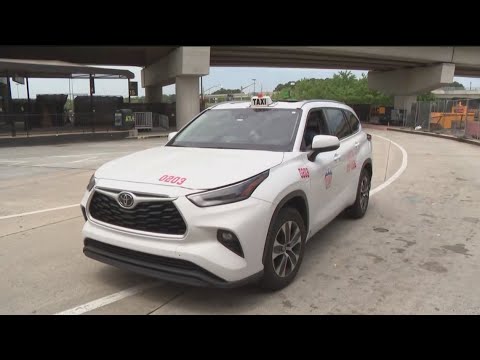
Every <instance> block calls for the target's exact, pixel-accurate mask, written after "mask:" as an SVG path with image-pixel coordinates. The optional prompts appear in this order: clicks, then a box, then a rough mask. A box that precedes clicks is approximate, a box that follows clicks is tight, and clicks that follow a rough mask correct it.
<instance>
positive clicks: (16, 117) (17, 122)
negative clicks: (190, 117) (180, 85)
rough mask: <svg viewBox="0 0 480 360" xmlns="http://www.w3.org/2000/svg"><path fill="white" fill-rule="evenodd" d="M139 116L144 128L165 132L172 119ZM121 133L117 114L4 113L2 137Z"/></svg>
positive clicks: (140, 126)
mask: <svg viewBox="0 0 480 360" xmlns="http://www.w3.org/2000/svg"><path fill="white" fill-rule="evenodd" d="M136 114H139V115H137V116H138V118H139V128H140V129H146V128H148V129H150V130H152V129H154V130H161V131H162V130H168V129H169V119H168V117H167V116H165V115H162V114H156V113H151V112H150V113H148V112H147V113H136ZM137 116H136V118H137ZM142 124H143V126H142ZM118 130H124V129H123V128H122V127H118V126H115V115H114V114H112V113H103V112H93V113H74V114H73V113H58V114H54V113H52V114H50V113H42V114H26V113H21V114H2V113H0V137H16V136H35V135H48V134H67V133H94V132H110V131H118Z"/></svg>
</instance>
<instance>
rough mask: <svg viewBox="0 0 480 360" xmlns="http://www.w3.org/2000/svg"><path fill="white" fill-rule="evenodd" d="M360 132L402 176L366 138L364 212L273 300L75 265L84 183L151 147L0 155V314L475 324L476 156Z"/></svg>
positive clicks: (319, 239) (323, 243)
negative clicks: (388, 317) (422, 318)
mask: <svg viewBox="0 0 480 360" xmlns="http://www.w3.org/2000/svg"><path fill="white" fill-rule="evenodd" d="M368 131H369V132H370V133H372V134H376V135H380V136H383V137H385V138H388V139H391V140H393V141H394V142H395V143H397V144H399V145H400V146H401V147H403V148H404V149H405V150H406V152H407V153H408V164H407V167H406V170H405V171H404V172H403V173H402V174H401V175H400V176H399V177H398V178H397V177H396V175H394V174H396V173H397V175H398V170H399V169H400V168H401V165H402V163H405V160H406V159H405V160H404V155H403V154H402V151H401V150H400V149H399V148H398V147H397V146H396V145H393V144H391V143H390V142H389V141H388V140H386V139H385V138H381V137H378V136H374V138H373V141H374V172H375V173H374V178H373V188H376V189H377V190H374V192H375V194H374V195H373V196H372V198H371V202H370V207H369V210H368V213H367V214H366V216H365V217H364V218H363V219H361V220H355V221H353V220H349V219H344V218H337V219H336V220H334V221H333V222H332V223H331V224H330V225H328V226H327V227H326V228H324V229H323V230H322V231H320V232H319V233H318V234H316V235H315V236H314V238H313V239H312V241H310V242H309V244H308V246H307V251H306V255H305V258H304V262H303V264H302V268H301V269H300V272H299V273H298V276H297V278H296V281H295V282H294V283H292V284H291V285H290V286H289V287H287V288H285V289H283V290H281V291H278V292H276V293H267V292H263V291H261V290H259V289H257V288H255V287H254V286H248V287H244V288H240V289H233V290H218V289H204V288H195V287H189V286H182V285H175V284H170V283H165V282H161V281H157V280H152V279H150V278H146V277H143V276H139V275H136V274H133V273H129V272H126V271H122V270H118V269H116V268H113V267H110V266H108V265H104V264H101V263H98V262H96V261H93V260H91V259H88V258H86V257H85V256H84V255H83V253H82V246H83V243H82V240H83V239H82V237H81V228H82V225H83V218H82V216H81V213H80V209H79V207H78V203H79V201H80V199H81V197H82V195H83V192H84V189H85V186H86V184H87V182H88V179H89V178H90V176H91V174H92V173H93V171H94V170H95V169H96V168H97V167H98V166H100V165H101V164H102V163H104V162H106V161H108V160H110V159H113V158H116V157H119V156H122V155H124V154H127V153H130V152H133V151H137V150H141V149H145V148H149V147H153V146H157V145H160V144H162V143H163V141H164V139H149V140H121V141H112V142H105V143H87V144H71V145H57V146H35V147H22V148H2V149H0V199H2V200H1V205H2V206H1V207H0V273H1V274H2V276H1V277H0V313H1V314H57V313H65V312H66V313H73V314H82V313H83V314H385V313H388V314H455V313H465V314H474V313H475V314H478V313H479V312H480V302H479V300H480V288H479V287H478V286H476V284H477V282H478V278H479V277H480V265H479V264H480V262H479V261H478V260H479V256H480V250H479V247H478V241H479V229H480V226H479V225H480V208H479V207H478V202H479V200H480V162H479V161H478V158H479V155H480V148H478V147H475V146H473V145H469V144H463V143H458V142H455V141H448V140H444V139H436V138H430V137H423V136H415V135H409V134H402V133H394V132H386V131H377V130H370V129H368ZM389 148H390V151H388V149H389ZM392 176H394V179H396V180H395V181H393V182H391V183H389V179H390V180H391V179H392ZM385 181H387V183H389V185H388V186H386V187H384V188H382V183H384V182H385ZM65 206H71V207H67V208H64V209H62V210H53V211H46V212H38V211H40V210H45V209H52V208H56V207H65ZM30 212H36V213H33V214H29V215H24V216H18V215H19V214H23V213H30Z"/></svg>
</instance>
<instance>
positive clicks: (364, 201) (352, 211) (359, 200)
mask: <svg viewBox="0 0 480 360" xmlns="http://www.w3.org/2000/svg"><path fill="white" fill-rule="evenodd" d="M371 181H372V176H371V175H370V172H369V171H368V170H367V169H365V168H363V169H362V172H361V173H360V179H359V181H358V187H357V197H356V199H355V203H354V204H353V205H352V206H350V207H349V208H347V209H346V214H347V216H349V217H351V218H354V219H359V218H361V217H363V216H364V215H365V213H366V212H367V208H368V202H369V199H370V186H371Z"/></svg>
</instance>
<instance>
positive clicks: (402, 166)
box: [370, 134, 408, 196]
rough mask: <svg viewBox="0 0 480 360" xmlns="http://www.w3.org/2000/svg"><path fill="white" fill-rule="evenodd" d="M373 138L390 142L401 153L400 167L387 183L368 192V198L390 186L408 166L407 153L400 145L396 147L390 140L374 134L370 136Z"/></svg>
mask: <svg viewBox="0 0 480 360" xmlns="http://www.w3.org/2000/svg"><path fill="white" fill-rule="evenodd" d="M372 135H373V136H376V137H379V138H381V139H383V140H385V141H390V142H391V143H392V144H393V145H395V146H396V147H397V148H399V149H400V151H401V152H402V165H401V166H400V168H399V169H398V170H397V171H396V172H395V174H393V175H392V176H391V177H390V178H388V180H387V181H385V182H384V183H382V184H380V185H378V186H377V187H376V188H375V189H372V190H370V196H373V195H375V194H376V193H378V192H379V191H382V190H383V189H385V188H386V187H387V186H388V185H390V184H391V183H393V182H394V181H395V180H397V179H398V178H399V177H400V175H402V174H403V172H404V171H405V169H406V168H407V164H408V155H407V152H406V151H405V149H404V148H403V147H401V146H400V145H398V144H397V143H396V142H393V141H392V140H390V139H387V138H385V137H383V136H380V135H375V134H372Z"/></svg>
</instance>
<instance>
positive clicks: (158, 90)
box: [145, 85, 163, 103]
mask: <svg viewBox="0 0 480 360" xmlns="http://www.w3.org/2000/svg"><path fill="white" fill-rule="evenodd" d="M162 95H163V85H152V86H145V102H147V103H161V102H162Z"/></svg>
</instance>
